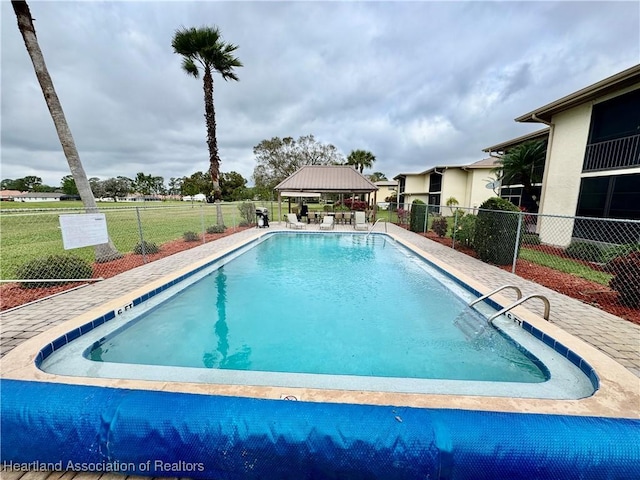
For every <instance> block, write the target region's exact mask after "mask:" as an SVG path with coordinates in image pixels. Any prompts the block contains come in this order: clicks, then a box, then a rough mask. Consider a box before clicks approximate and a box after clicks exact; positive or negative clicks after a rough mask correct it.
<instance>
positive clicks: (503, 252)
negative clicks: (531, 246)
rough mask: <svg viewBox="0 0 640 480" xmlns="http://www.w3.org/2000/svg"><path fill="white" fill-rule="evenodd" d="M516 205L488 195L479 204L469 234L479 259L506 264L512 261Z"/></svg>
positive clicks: (514, 242) (496, 263) (514, 250)
mask: <svg viewBox="0 0 640 480" xmlns="http://www.w3.org/2000/svg"><path fill="white" fill-rule="evenodd" d="M516 212H519V209H518V207H516V206H515V205H514V204H513V203H511V202H509V201H508V200H505V199H503V198H499V197H492V198H490V199H488V200H486V201H485V202H484V203H483V204H482V205H480V210H479V211H478V215H477V217H476V231H475V234H474V238H473V244H474V246H475V249H476V252H477V253H478V257H479V258H480V260H482V261H483V262H489V263H493V264H495V265H508V264H510V263H511V262H512V261H513V256H514V252H515V253H516V254H517V251H516V248H518V249H519V247H520V246H519V245H516V238H517V231H518V230H517V229H518V221H519V215H517V214H516Z"/></svg>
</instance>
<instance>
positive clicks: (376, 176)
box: [368, 172, 388, 183]
mask: <svg viewBox="0 0 640 480" xmlns="http://www.w3.org/2000/svg"><path fill="white" fill-rule="evenodd" d="M368 177H369V180H371V181H372V182H374V183H375V182H382V181H383V180H388V179H387V176H386V175H385V174H384V173H382V172H373V173H372V174H371V175H368Z"/></svg>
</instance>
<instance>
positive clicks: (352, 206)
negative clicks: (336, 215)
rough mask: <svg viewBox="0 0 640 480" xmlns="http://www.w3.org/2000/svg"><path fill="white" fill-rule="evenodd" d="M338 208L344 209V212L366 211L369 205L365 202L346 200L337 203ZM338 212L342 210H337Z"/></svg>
mask: <svg viewBox="0 0 640 480" xmlns="http://www.w3.org/2000/svg"><path fill="white" fill-rule="evenodd" d="M335 205H336V207H344V210H357V211H364V210H366V209H367V208H369V205H368V204H367V202H365V201H364V200H359V199H352V198H345V199H344V201H343V202H342V203H341V202H336V204H335ZM336 211H340V208H336Z"/></svg>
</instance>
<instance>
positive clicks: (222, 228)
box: [185, 222, 246, 241]
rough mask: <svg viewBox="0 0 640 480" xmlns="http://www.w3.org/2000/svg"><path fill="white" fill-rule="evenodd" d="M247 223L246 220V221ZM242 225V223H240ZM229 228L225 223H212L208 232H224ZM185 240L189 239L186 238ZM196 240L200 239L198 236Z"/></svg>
mask: <svg viewBox="0 0 640 480" xmlns="http://www.w3.org/2000/svg"><path fill="white" fill-rule="evenodd" d="M244 223H246V222H244ZM240 225H242V224H240ZM226 229H227V227H225V226H224V225H211V226H210V227H207V233H224V231H225V230H226ZM187 233H193V232H187ZM185 235H186V233H185ZM185 240H187V239H186V238H185ZM196 240H198V239H197V238H196ZM187 241H193V240H187Z"/></svg>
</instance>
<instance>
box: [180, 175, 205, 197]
mask: <svg viewBox="0 0 640 480" xmlns="http://www.w3.org/2000/svg"><path fill="white" fill-rule="evenodd" d="M207 192H211V177H210V176H208V175H207V174H206V173H204V172H196V173H194V174H193V175H191V176H190V177H183V178H182V183H181V185H180V193H182V195H197V194H198V193H204V194H205V195H206V194H207Z"/></svg>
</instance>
